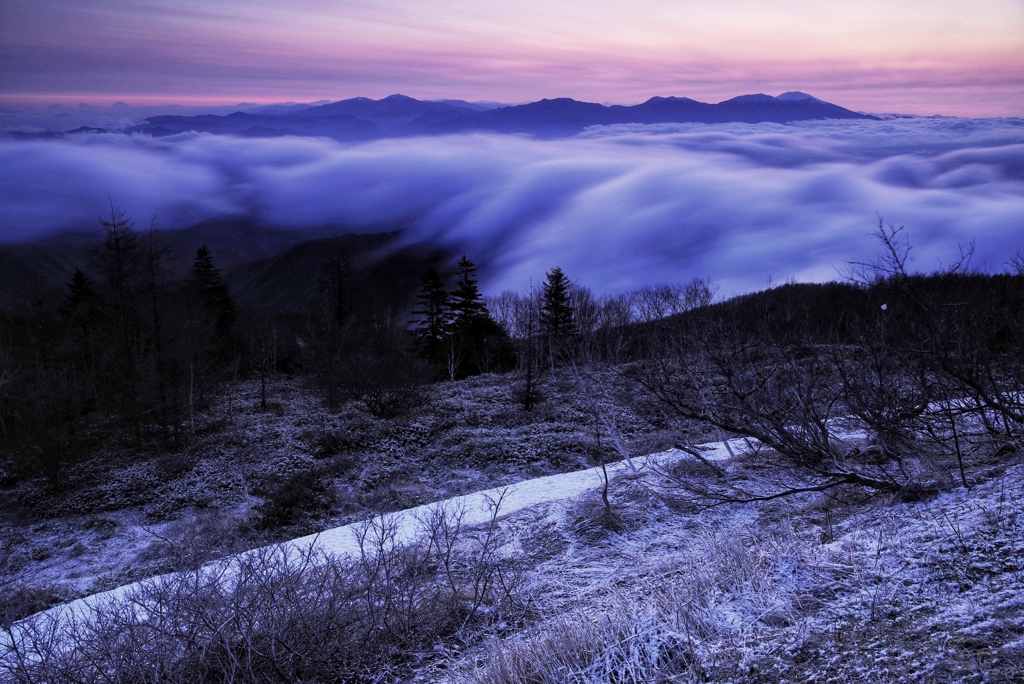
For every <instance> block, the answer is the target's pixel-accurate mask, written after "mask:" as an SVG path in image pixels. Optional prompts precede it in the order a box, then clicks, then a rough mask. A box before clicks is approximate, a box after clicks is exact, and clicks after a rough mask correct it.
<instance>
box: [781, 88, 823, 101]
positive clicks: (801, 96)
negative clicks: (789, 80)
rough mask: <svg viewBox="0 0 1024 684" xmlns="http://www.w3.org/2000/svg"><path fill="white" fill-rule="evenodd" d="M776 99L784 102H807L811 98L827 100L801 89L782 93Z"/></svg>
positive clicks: (813, 99)
mask: <svg viewBox="0 0 1024 684" xmlns="http://www.w3.org/2000/svg"><path fill="white" fill-rule="evenodd" d="M775 99H776V100H782V101H784V102H786V101H789V102H806V101H807V100H810V101H811V102H818V103H821V104H826V103H825V102H822V101H821V100H819V99H818V98H816V97H814V96H812V95H808V94H807V93H801V92H800V91H799V90H791V91H789V92H788V93H782V94H781V95H779V96H778V97H776V98H775Z"/></svg>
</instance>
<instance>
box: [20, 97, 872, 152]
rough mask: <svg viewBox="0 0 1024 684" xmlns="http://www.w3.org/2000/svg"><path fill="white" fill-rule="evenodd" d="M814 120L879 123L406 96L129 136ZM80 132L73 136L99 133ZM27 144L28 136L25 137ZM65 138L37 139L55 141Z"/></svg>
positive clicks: (797, 109) (744, 103) (190, 121)
mask: <svg viewBox="0 0 1024 684" xmlns="http://www.w3.org/2000/svg"><path fill="white" fill-rule="evenodd" d="M813 119H875V120H877V117H874V116H871V115H868V114H860V113H858V112H853V111H850V110H849V109H844V108H842V107H839V106H838V105H834V104H830V103H828V102H824V101H822V100H819V99H818V98H815V97H812V96H810V95H807V94H806V93H800V92H789V93H783V94H782V95H779V96H778V97H772V96H771V95H762V94H758V95H741V96H740V97H734V98H732V99H731V100H726V101H724V102H719V103H717V104H707V103H704V102H698V101H696V100H691V99H689V98H685V97H652V98H651V99H649V100H647V101H646V102H644V103H642V104H638V105H632V106H625V105H611V106H605V105H602V104H597V103H593V102H580V101H578V100H573V99H570V98H557V99H553V100H540V101H539V102H531V103H529V104H522V105H512V106H494V107H491V106H490V105H486V104H481V103H470V102H465V101H462V100H440V101H424V100H416V99H413V98H411V97H406V96H405V95H391V96H389V97H385V98H383V99H381V100H371V99H369V98H365V97H356V98H352V99H348V100H341V101H339V102H331V103H328V104H322V105H269V106H267V107H259V108H256V109H252V110H249V111H247V112H234V113H232V114H228V115H226V116H218V115H212V114H206V115H200V116H153V117H150V118H148V119H146V120H144V121H142V122H141V123H139V124H138V125H137V126H135V127H133V128H130V129H129V132H134V133H147V134H149V135H153V136H168V135H174V134H177V133H184V132H188V131H197V132H205V133H219V134H229V135H238V136H244V137H257V138H266V137H276V136H283V135H300V136H325V137H329V138H334V139H335V140H346V141H357V140H373V139H377V138H390V137H403V136H416V135H445V134H452V133H463V132H467V131H491V132H497V133H520V134H522V133H525V134H529V135H535V136H538V137H562V136H569V135H575V134H577V133H579V132H580V131H582V130H583V129H585V128H587V127H588V126H603V125H611V124H657V123H706V124H713V123H730V122H742V123H761V122H774V123H787V122H791V121H807V120H813ZM101 130H102V129H95V128H85V127H83V128H81V129H76V130H75V131H67V132H66V133H67V134H82V133H94V132H99V131H101ZM20 135H21V137H30V136H28V135H26V134H20ZM54 135H60V134H52V133H51V134H33V135H32V136H31V137H53V136H54Z"/></svg>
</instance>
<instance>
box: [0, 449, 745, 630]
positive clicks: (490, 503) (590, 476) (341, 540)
mask: <svg viewBox="0 0 1024 684" xmlns="http://www.w3.org/2000/svg"><path fill="white" fill-rule="evenodd" d="M730 446H731V447H732V449H733V451H734V452H742V451H745V450H746V448H747V443H746V441H745V440H743V439H742V438H737V439H733V440H730ZM695 448H697V449H699V450H700V451H701V452H702V454H703V456H704V457H705V458H706V459H708V460H723V459H725V458H728V456H729V453H728V448H727V447H726V445H725V444H724V443H722V442H713V443H709V444H701V445H699V446H697V447H695ZM683 455H684V452H682V451H679V450H676V449H670V450H668V451H663V452H658V453H654V454H648V455H646V456H641V457H639V458H634V459H633V463H634V464H635V465H636V467H637V468H638V470H640V471H641V472H643V471H644V470H645V469H646V468H647V467H648V466H649V465H652V464H654V463H661V462H664V461H667V460H671V459H675V458H679V457H681V456H683ZM606 468H607V472H608V477H609V478H613V477H616V476H618V475H622V474H626V473H629V472H631V471H630V468H629V465H628V463H627V462H626V461H625V460H623V461H618V462H615V463H611V464H608V465H606ZM602 483H603V475H602V473H601V468H600V466H596V467H593V468H587V469H586V470H577V471H574V472H569V473H561V474H558V475H547V476H544V477H538V478H534V479H531V480H524V481H522V482H517V483H515V484H511V485H505V486H502V487H494V488H491V489H486V490H483V491H479V492H474V493H472V494H465V495H463V496H456V497H452V498H449V499H444V500H441V501H435V502H433V503H429V504H424V505H422V506H416V507H415V508H408V509H405V510H402V511H396V512H393V513H385V514H383V515H380V516H377V517H375V518H372V519H371V520H368V521H360V522H356V523H351V524H348V525H342V526H341V527H335V528H333V529H329V530H325V531H322V532H318V533H316V534H311V535H307V536H305V537H298V538H296V539H292V540H290V541H285V542H280V543H277V544H271V545H269V546H264V547H260V548H257V549H252V550H250V551H245V552H243V553H241V554H238V555H236V556H231V557H228V558H224V559H221V560H217V561H212V562H211V563H208V564H207V565H205V566H204V569H210V568H214V569H218V570H220V571H221V574H222V577H226V576H229V575H230V572H231V571H230V569H229V568H230V565H231V564H232V562H233V561H237V560H242V559H245V558H246V557H247V556H250V555H253V554H258V553H265V552H266V551H268V550H271V551H275V550H276V551H281V552H283V553H284V554H287V555H289V556H291V555H292V554H293V553H295V552H298V553H299V554H302V553H307V552H309V551H318V552H323V553H324V554H326V555H327V556H329V557H333V558H339V559H342V558H357V557H358V556H359V554H360V546H359V535H358V532H359V530H360V529H363V528H365V526H366V525H367V524H368V523H369V524H371V525H373V524H385V525H387V526H388V528H389V530H390V529H393V530H394V536H393V538H392V540H393V542H394V543H396V544H407V543H409V542H412V541H415V539H416V538H417V536H418V535H419V533H420V531H421V529H422V525H421V521H422V520H425V519H427V517H428V516H429V515H430V514H431V512H432V511H434V510H436V509H438V508H442V509H443V510H446V511H457V512H458V513H459V514H460V515H461V523H462V524H463V525H465V526H473V525H478V524H483V523H486V522H488V521H490V520H491V519H492V517H493V516H495V515H496V516H497V517H498V518H503V517H506V516H509V515H512V514H514V513H518V512H519V511H522V510H524V509H527V508H530V507H532V506H537V505H539V504H545V503H550V502H553V501H560V500H564V499H572V498H574V497H577V496H579V495H580V494H583V493H584V492H586V491H587V490H589V489H593V488H596V487H600V486H601V484H602ZM495 505H498V510H497V513H496V514H495V511H494V507H495ZM176 574H177V573H170V574H167V575H157V576H155V577H151V578H147V579H144V580H140V581H138V582H133V583H131V584H125V585H122V586H120V587H116V588H114V589H110V590H108V591H104V592H100V593H97V594H92V595H90V596H86V597H83V598H80V599H76V600H74V601H69V602H68V603H64V604H61V605H58V606H54V607H53V608H50V609H48V610H46V611H43V612H41V613H36V614H35V615H32V616H30V617H28V618H26V620H34V619H39V618H42V619H44V620H45V619H53V620H55V621H57V622H59V623H63V624H67V623H80V622H81V621H85V620H88V618H89V616H90V615H91V614H94V613H95V612H96V610H97V609H98V608H100V607H102V606H103V605H105V604H107V603H109V602H112V601H116V600H118V599H121V598H124V597H126V596H129V595H130V594H131V592H132V591H133V590H136V589H139V588H141V587H142V586H143V585H144V584H145V583H150V582H162V581H166V580H167V579H168V578H171V577H174V576H175V575H176ZM8 638H9V637H8V635H6V634H4V635H2V636H0V645H7V644H6V642H7V640H8Z"/></svg>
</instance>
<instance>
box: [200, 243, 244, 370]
mask: <svg viewBox="0 0 1024 684" xmlns="http://www.w3.org/2000/svg"><path fill="white" fill-rule="evenodd" d="M192 277H193V278H194V279H195V283H196V286H197V287H198V293H199V300H200V301H201V302H202V304H203V308H205V309H206V311H207V312H208V313H209V314H210V315H211V316H213V319H214V334H213V337H214V342H215V343H216V344H217V345H218V346H219V347H221V349H222V351H227V349H226V347H227V346H229V345H230V339H231V327H232V326H233V325H234V323H235V302H234V299H232V297H231V293H230V292H229V291H228V288H227V285H225V284H224V281H223V279H222V278H221V276H220V271H219V270H218V269H217V267H216V266H214V264H213V257H212V256H211V255H210V250H209V249H208V248H207V247H206V245H203V246H202V247H200V248H199V249H197V250H196V260H195V263H194V264H193V265H192Z"/></svg>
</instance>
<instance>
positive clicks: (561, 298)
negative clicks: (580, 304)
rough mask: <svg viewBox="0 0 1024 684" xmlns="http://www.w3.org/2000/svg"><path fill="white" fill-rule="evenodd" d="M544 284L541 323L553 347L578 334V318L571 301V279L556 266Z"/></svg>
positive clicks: (548, 273)
mask: <svg viewBox="0 0 1024 684" xmlns="http://www.w3.org/2000/svg"><path fill="white" fill-rule="evenodd" d="M546 278H547V280H545V281H544V283H543V284H542V294H541V299H542V303H541V311H540V323H541V328H542V330H543V331H544V334H545V335H546V336H547V337H548V338H549V340H550V341H551V343H552V344H553V345H557V344H559V343H561V342H562V341H563V340H565V339H566V338H568V337H571V336H572V335H574V334H575V333H576V316H575V312H574V311H573V308H572V303H571V302H570V300H569V286H570V285H571V283H570V282H569V278H568V277H567V276H566V275H565V273H564V272H563V271H562V269H561V268H559V267H558V266H555V267H554V268H553V269H551V270H550V271H548V272H547V275H546Z"/></svg>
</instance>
